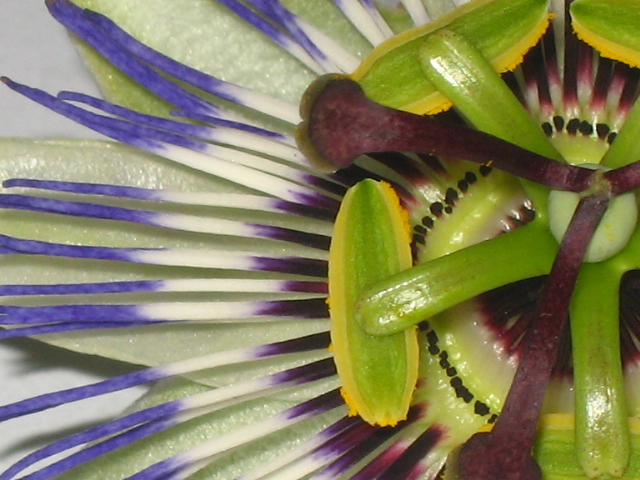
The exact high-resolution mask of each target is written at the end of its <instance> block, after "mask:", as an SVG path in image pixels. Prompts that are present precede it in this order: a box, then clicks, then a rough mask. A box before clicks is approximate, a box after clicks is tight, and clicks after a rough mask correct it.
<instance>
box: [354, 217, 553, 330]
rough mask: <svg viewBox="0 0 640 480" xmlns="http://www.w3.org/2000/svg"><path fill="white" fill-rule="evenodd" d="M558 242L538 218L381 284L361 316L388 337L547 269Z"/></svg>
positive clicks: (370, 292) (363, 303)
mask: <svg viewBox="0 0 640 480" xmlns="http://www.w3.org/2000/svg"><path fill="white" fill-rule="evenodd" d="M557 251H558V243H557V242H556V240H555V239H554V238H553V237H552V236H551V234H550V233H549V231H548V230H547V229H546V228H545V227H544V226H543V225H542V224H541V222H539V221H537V220H536V221H534V222H532V223H530V224H528V225H526V226H524V227H521V228H518V229H516V230H514V231H512V232H509V233H506V234H503V235H500V236H498V237H495V238H492V239H490V240H486V241H484V242H481V243H478V244H476V245H473V246H470V247H467V248H464V249H462V250H458V251H456V252H454V253H451V254H449V255H445V256H443V257H439V258H436V259H434V260H432V261H430V262H427V263H424V264H422V265H417V266H415V267H413V268H410V269H409V270H405V271H404V272H401V273H399V274H397V275H394V276H391V277H389V278H388V279H386V280H384V281H382V282H380V283H377V284H376V285H375V286H374V287H373V288H370V289H367V290H365V291H364V293H363V295H362V296H361V297H360V301H359V304H358V311H357V315H358V317H359V320H360V321H361V322H362V325H363V326H364V329H365V330H366V331H367V332H368V333H370V334H372V335H389V334H392V333H396V332H399V331H402V330H404V329H406V328H408V327H410V326H412V325H417V324H418V323H420V322H422V321H424V320H427V319H429V318H431V317H432V316H434V315H436V314H437V313H440V312H442V311H444V310H446V309H448V308H450V307H452V306H454V305H457V304H459V303H461V302H463V301H465V300H468V299H470V298H473V297H475V296H476V295H479V294H480V293H483V292H486V291H489V290H491V289H494V288H497V287H501V286H503V285H507V284H509V283H512V282H515V281H518V280H523V279H526V278H531V277H535V276H538V275H544V274H547V273H549V270H550V269H551V265H552V263H553V260H554V257H555V255H556V253H557Z"/></svg>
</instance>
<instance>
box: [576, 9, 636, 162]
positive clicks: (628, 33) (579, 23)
mask: <svg viewBox="0 0 640 480" xmlns="http://www.w3.org/2000/svg"><path fill="white" fill-rule="evenodd" d="M571 19H572V26H573V29H574V30H575V32H576V34H577V35H578V37H580V39H582V40H583V41H585V42H586V43H588V44H589V45H591V46H592V47H593V48H595V49H596V50H598V51H599V52H600V54H601V55H602V56H604V57H609V58H613V59H614V60H618V61H621V62H624V63H626V64H628V65H631V66H632V67H640V37H639V36H638V25H640V9H638V4H637V2H633V1H629V0H576V1H575V2H573V3H572V4H571ZM639 137H640V104H639V103H638V102H635V103H634V105H633V107H632V108H631V110H630V112H629V113H628V115H627V117H626V119H625V123H624V126H623V127H622V129H621V130H620V132H618V135H617V136H616V141H615V142H613V144H612V145H611V147H610V148H609V150H608V151H607V152H606V153H605V155H604V157H603V159H602V161H601V164H602V165H605V166H607V167H610V168H618V167H622V166H624V165H628V164H630V163H631V162H635V161H637V160H638V159H640V142H638V138H639Z"/></svg>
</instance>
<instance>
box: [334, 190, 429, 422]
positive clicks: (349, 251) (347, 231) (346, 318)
mask: <svg viewBox="0 0 640 480" xmlns="http://www.w3.org/2000/svg"><path fill="white" fill-rule="evenodd" d="M411 263H412V260H411V249H410V237H409V226H408V219H407V215H406V212H405V211H404V210H403V209H402V208H401V207H400V205H399V201H398V197H397V195H396V194H395V192H394V191H393V189H392V188H391V187H390V186H389V185H388V184H385V183H380V182H376V181H374V180H371V179H368V180H364V181H362V182H360V183H358V184H357V185H356V186H354V187H352V188H351V189H350V190H349V191H348V192H347V194H346V195H345V197H344V200H343V202H342V205H341V206H340V211H339V213H338V216H337V218H336V222H335V227H334V234H333V237H332V241H331V251H330V258H329V307H330V313H331V345H332V350H333V354H334V360H335V362H336V366H337V368H338V375H339V376H340V383H341V385H342V392H343V396H344V398H345V400H346V402H347V404H348V405H349V407H350V408H351V411H352V414H358V415H360V416H361V417H362V418H363V419H364V420H365V421H367V422H369V423H371V424H373V425H383V426H384V425H395V424H396V423H397V422H399V421H401V420H403V419H405V418H406V415H407V412H408V410H409V406H410V403H411V398H412V395H413V391H414V389H415V386H416V382H417V378H418V366H419V361H418V339H417V332H416V329H415V328H410V329H407V330H405V331H403V332H400V333H398V334H396V335H390V336H387V337H374V336H372V335H369V334H368V333H366V332H365V331H364V330H363V329H362V327H361V325H360V324H359V323H358V322H357V321H356V315H355V307H356V304H357V299H358V297H359V295H360V294H361V292H362V291H363V290H364V289H365V288H367V287H370V286H371V285H373V284H375V283H377V282H379V281H381V280H384V279H386V278H388V277H389V276H390V275H393V274H396V273H398V272H400V271H402V270H405V269H407V268H410V267H411Z"/></svg>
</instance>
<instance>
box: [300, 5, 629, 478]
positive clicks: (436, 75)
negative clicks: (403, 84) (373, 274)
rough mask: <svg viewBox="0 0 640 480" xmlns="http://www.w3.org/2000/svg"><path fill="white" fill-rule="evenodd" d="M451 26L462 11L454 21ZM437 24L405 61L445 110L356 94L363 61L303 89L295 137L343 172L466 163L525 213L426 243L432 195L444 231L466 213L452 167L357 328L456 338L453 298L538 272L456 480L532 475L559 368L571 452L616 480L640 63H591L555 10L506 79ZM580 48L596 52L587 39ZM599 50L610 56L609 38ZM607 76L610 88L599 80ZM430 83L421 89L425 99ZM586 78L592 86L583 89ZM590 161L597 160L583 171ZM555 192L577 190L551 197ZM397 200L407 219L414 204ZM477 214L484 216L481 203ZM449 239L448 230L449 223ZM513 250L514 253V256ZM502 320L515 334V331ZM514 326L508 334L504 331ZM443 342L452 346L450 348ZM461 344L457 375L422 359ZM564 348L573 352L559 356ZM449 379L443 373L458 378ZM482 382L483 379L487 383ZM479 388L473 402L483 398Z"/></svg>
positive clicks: (458, 300) (620, 459) (515, 314)
mask: <svg viewBox="0 0 640 480" xmlns="http://www.w3.org/2000/svg"><path fill="white" fill-rule="evenodd" d="M496 3H498V2H496ZM582 3H588V2H580V1H577V2H575V6H576V10H577V12H578V13H577V14H581V13H582V11H583V10H582ZM570 4H571V2H566V5H565V12H563V14H564V15H566V18H567V19H570V18H572V17H571V13H572V10H571V5H570ZM634 8H637V7H634ZM587 11H588V9H587ZM583 15H584V14H583ZM587 15H588V14H587ZM469 18H471V15H469ZM465 20H466V17H465V13H461V15H460V16H459V17H457V18H456V19H455V22H457V24H464V22H465ZM469 21H470V22H471V21H472V20H471V19H470V20H469ZM451 25H454V24H453V23H452V24H451ZM436 27H437V28H434V29H431V30H429V31H428V32H426V33H424V34H423V36H422V37H420V38H421V43H420V48H419V57H420V58H419V59H418V60H416V61H417V62H418V63H420V62H422V65H423V70H424V74H425V75H426V76H427V77H428V79H429V80H430V83H429V84H430V85H432V86H433V85H435V87H436V89H438V90H440V92H441V93H443V94H444V95H445V96H446V97H447V98H448V100H450V101H451V103H452V104H453V108H454V113H450V114H446V115H434V116H421V115H416V114H415V113H411V110H413V109H414V105H415V104H417V102H418V100H415V99H414V101H412V102H407V104H408V105H409V104H410V105H411V106H409V107H407V110H409V111H403V110H404V109H403V108H402V106H399V105H398V102H397V101H396V100H395V99H392V100H389V104H386V103H385V100H386V99H385V97H384V95H379V98H378V96H377V94H374V95H373V98H367V96H366V93H365V92H367V89H368V88H370V87H368V85H370V84H375V83H376V82H375V78H374V80H372V79H371V78H370V77H372V76H373V77H375V75H376V71H375V70H374V69H372V70H371V71H368V72H367V75H369V77H367V79H366V82H364V86H365V88H364V89H363V88H362V87H361V86H360V85H359V84H358V82H360V81H361V79H360V76H361V74H360V73H358V74H357V75H355V77H354V79H350V78H347V77H343V76H330V77H326V78H322V79H320V80H319V81H318V82H317V83H316V84H315V85H312V86H311V87H310V89H309V90H308V92H307V96H306V99H305V104H304V106H303V109H302V116H303V123H302V124H301V125H300V127H299V131H298V138H299V144H300V146H301V148H302V150H303V151H304V152H305V153H306V154H307V155H308V156H309V157H310V158H314V159H317V160H318V162H324V164H325V165H331V166H332V167H333V168H334V169H349V168H353V167H352V165H358V164H360V163H361V162H363V161H364V160H363V158H364V157H365V156H367V155H383V154H385V152H403V153H405V154H413V155H418V156H427V157H428V158H433V157H436V158H439V159H443V163H444V164H445V165H446V162H447V161H451V159H459V160H464V161H467V162H473V163H475V164H477V165H478V167H476V168H485V169H487V168H490V169H491V170H494V171H495V170H497V171H499V172H502V173H500V175H505V174H506V175H507V177H508V178H510V179H511V180H510V181H511V182H512V183H513V182H515V183H516V184H519V185H520V186H521V188H522V191H524V192H525V195H526V197H528V201H530V202H531V206H530V208H531V210H533V212H534V215H532V216H531V217H528V218H526V220H524V221H522V222H521V224H519V225H511V226H510V227H507V228H505V229H504V230H503V231H502V232H499V233H502V235H500V236H497V237H496V238H488V237H491V236H493V235H487V237H485V238H476V239H474V240H473V241H469V242H467V243H464V244H456V245H455V246H454V247H451V245H447V244H445V246H444V247H442V246H438V245H437V244H436V241H435V239H434V238H432V236H431V231H433V232H434V233H435V234H436V235H437V232H438V228H439V225H438V220H440V221H441V220H442V219H443V218H446V217H447V215H445V207H444V205H448V206H449V207H450V208H449V212H448V214H449V215H450V216H451V218H446V220H447V221H448V222H449V224H453V223H454V222H458V223H459V224H460V225H463V224H464V223H465V222H466V221H467V219H469V221H471V222H473V221H474V218H473V216H472V215H470V216H468V217H465V216H463V215H460V214H459V211H456V208H458V207H454V205H455V204H456V203H458V204H463V203H465V201H467V198H466V195H467V191H466V189H467V188H468V186H469V184H468V181H467V180H466V178H467V177H466V175H465V176H464V177H461V178H459V179H457V180H458V185H459V186H461V187H463V188H460V190H465V191H458V190H454V192H453V193H449V192H447V195H445V197H444V201H442V200H440V201H436V202H434V203H432V205H431V206H430V208H429V213H430V215H426V216H425V217H423V218H422V219H420V220H419V221H416V224H415V227H414V230H415V234H414V239H413V241H414V252H416V253H415V255H414V256H415V258H416V265H415V266H414V267H413V268H411V269H409V270H405V271H403V272H401V273H398V274H396V275H393V276H391V277H389V278H387V279H384V280H382V281H380V282H379V283H377V284H376V285H374V286H373V287H371V288H369V289H366V290H365V291H364V293H363V294H362V295H361V296H360V298H359V300H358V304H357V310H356V313H355V318H354V320H353V321H358V322H360V323H361V325H362V326H363V328H364V329H365V330H366V331H367V332H369V333H370V334H372V335H380V336H384V335H389V334H397V333H399V332H402V331H403V330H405V329H407V328H412V326H413V325H418V324H425V322H428V324H429V329H433V330H431V332H433V333H432V337H433V338H438V337H439V338H443V337H447V335H448V336H450V337H451V336H455V335H452V334H451V332H453V331H456V332H457V330H455V329H453V330H452V329H451V328H452V327H451V326H450V325H449V324H448V322H447V315H448V313H447V312H448V311H450V310H451V309H455V308H459V307H456V305H461V304H464V302H478V301H479V302H480V303H482V302H483V300H482V298H484V297H482V295H481V296H480V297H478V295H480V294H482V293H483V292H486V293H487V295H489V293H490V291H495V292H498V291H502V292H503V294H504V292H507V290H504V289H506V288H507V287H509V285H511V284H513V285H515V284H522V282H527V281H529V280H532V279H537V280H536V281H535V282H534V284H535V285H536V287H535V289H534V290H533V291H532V295H531V296H530V297H529V300H528V305H527V306H526V308H520V309H516V310H514V311H512V312H511V314H510V315H508V316H507V318H508V319H509V322H508V324H509V325H508V326H507V324H503V325H502V326H501V327H500V328H498V330H497V331H495V332H494V334H493V335H492V336H493V340H491V341H494V342H496V344H498V345H500V344H502V345H503V346H504V345H507V344H508V348H506V350H507V352H506V354H504V358H506V359H508V358H511V359H512V360H515V362H514V363H516V364H517V366H516V367H514V369H513V370H512V371H511V375H513V380H512V381H511V383H510V386H508V389H507V390H508V391H505V392H504V396H503V397H502V398H501V399H500V400H499V401H497V402H495V404H494V405H492V404H491V401H490V400H489V401H488V405H489V406H490V407H491V406H493V407H494V408H496V411H498V410H499V412H500V413H499V415H498V416H497V420H496V421H495V424H494V425H493V427H492V428H491V429H490V431H485V432H482V433H477V434H475V435H473V436H472V437H471V438H470V439H469V440H467V441H466V442H464V444H463V445H462V447H461V449H460V451H459V453H458V455H457V459H456V462H457V464H456V465H455V467H454V468H452V469H451V471H455V474H451V473H450V475H453V476H455V477H457V476H459V477H460V478H462V479H465V480H492V479H506V480H533V479H539V478H542V475H543V474H542V470H541V468H540V466H539V465H538V463H537V461H536V458H535V457H532V449H533V447H534V444H535V441H536V435H537V428H538V424H539V420H540V416H541V414H542V412H543V411H547V410H543V409H544V407H543V405H544V402H545V394H548V393H549V392H552V391H554V388H555V387H554V386H553V385H554V383H555V382H556V381H555V380H554V376H555V375H557V374H560V375H561V376H565V375H566V374H567V372H569V373H570V375H571V376H572V378H573V385H574V396H575V400H574V402H573V404H572V405H569V407H568V411H569V412H571V413H573V415H574V418H575V423H574V427H573V428H574V430H575V436H574V442H575V456H576V458H577V462H578V463H579V465H580V467H581V469H582V471H583V473H584V475H586V476H587V477H589V478H597V477H607V478H609V476H613V477H624V476H625V472H627V469H628V467H629V465H630V462H631V458H632V457H634V458H635V456H637V455H639V454H640V452H637V451H635V450H634V449H633V447H632V443H633V442H632V440H631V437H632V432H631V427H630V425H629V420H628V418H629V416H630V415H633V414H632V412H634V411H635V410H636V406H635V404H634V402H635V401H636V400H635V398H631V397H629V396H628V392H627V390H628V388H627V387H625V378H624V377H625V372H627V373H630V371H631V370H632V367H630V365H633V364H635V360H633V358H634V356H635V353H630V351H634V352H635V350H636V348H635V347H634V346H632V345H636V344H635V343H634V342H635V341H636V339H637V337H636V336H635V335H636V334H635V333H630V331H631V330H634V328H635V327H631V329H629V327H628V326H627V324H628V321H627V319H628V318H630V317H632V318H634V320H632V323H633V322H635V321H636V320H637V318H638V314H637V313H635V312H637V310H636V308H637V304H636V303H635V301H632V300H630V298H629V297H628V296H623V297H621V292H622V291H623V290H622V289H623V282H622V279H623V278H625V275H628V274H630V272H633V271H635V270H636V269H637V268H639V267H640V264H638V254H637V251H638V248H640V244H638V239H639V233H638V229H637V227H636V225H637V216H638V211H637V206H636V204H637V199H636V194H635V190H636V189H638V188H639V187H640V181H639V179H640V177H638V172H640V160H639V159H638V158H637V157H636V152H635V145H634V146H633V147H630V146H627V145H628V144H627V142H624V141H622V142H618V143H616V139H617V138H625V137H626V136H627V135H629V134H628V133H627V132H629V131H630V132H634V131H635V130H634V129H635V128H636V127H637V123H638V122H637V121H636V120H635V116H634V115H633V113H630V114H629V115H628V119H627V115H626V113H627V112H635V110H637V109H638V108H640V107H637V105H638V104H639V102H637V101H636V99H637V73H636V72H635V70H632V69H631V68H629V67H628V66H626V65H623V64H619V63H617V62H613V61H611V60H608V59H605V58H601V57H599V56H598V54H597V52H596V50H593V49H592V48H591V47H588V46H587V45H586V44H584V43H582V42H581V41H580V40H578V39H577V38H576V37H575V36H574V34H573V33H572V32H571V29H570V26H569V20H567V26H566V27H565V30H564V32H563V31H561V30H559V29H556V28H553V27H552V28H550V29H549V30H548V31H547V32H546V33H545V35H544V36H543V38H542V39H541V41H540V42H539V43H538V44H537V45H536V46H535V47H534V48H533V49H532V50H531V51H530V52H529V53H528V54H527V56H526V57H525V59H524V63H523V64H522V65H521V67H519V69H518V70H517V71H516V72H515V74H506V75H504V76H503V77H502V78H501V77H500V76H499V75H498V73H496V72H494V71H493V69H492V67H491V65H490V63H489V60H490V59H489V58H486V57H485V56H483V54H482V52H481V51H480V50H476V49H475V48H474V45H473V42H474V39H473V38H472V37H465V36H464V34H462V35H460V34H459V33H458V30H459V28H458V27H457V26H456V32H454V31H450V30H448V28H449V24H446V23H445V24H438V25H437V26H436ZM610 27H611V28H614V27H613V25H610ZM557 37H562V42H563V43H561V44H563V45H564V51H559V50H558V45H559V43H558V41H557ZM412 41H414V40H412ZM414 42H417V40H415V41H414ZM612 45H613V47H612ZM594 46H595V48H596V49H597V48H598V46H599V45H598V41H597V40H595V41H594ZM388 48H389V52H388V53H387V54H386V55H387V56H388V57H393V52H394V48H396V43H394V42H389V47H388ZM607 48H609V49H611V48H615V42H609V43H607ZM620 48H621V49H623V48H625V49H628V46H621V47H620ZM380 52H384V47H381V48H379V52H378V53H377V55H378V57H380V58H385V57H384V55H385V54H384V53H380ZM403 54H404V53H403ZM416 55H418V54H417V53H416ZM607 56H612V55H611V54H610V52H608V53H607ZM559 58H562V59H563V61H564V64H560V63H559V62H560V60H559ZM375 61H377V60H375V59H374V60H372V62H375ZM574 62H575V63H576V64H577V65H576V64H574ZM465 63H466V64H465ZM459 65H464V66H461V67H460V72H459V73H452V72H454V71H456V68H457V67H458V66H459ZM476 72H487V73H486V74H484V73H483V74H478V75H476ZM560 72H562V73H560ZM378 74H379V75H381V76H384V75H385V72H384V71H382V72H381V73H378ZM383 82H384V78H382V79H380V83H383ZM612 84H613V85H614V86H615V88H613V87H612V88H608V87H609V86H611V85H612ZM432 86H431V87H430V88H429V89H425V91H426V93H425V95H429V96H432V95H433V94H432V93H431V89H432V88H433V87H432ZM587 88H589V89H591V91H589V92H585V89H587ZM495 92H499V93H498V94H496V93H495ZM430 98H431V97H430ZM492 99H496V101H495V102H494V103H495V104H496V105H495V106H492V105H491V100H492ZM503 99H506V100H505V101H502V100H503ZM429 101H430V102H431V100H429ZM378 102H381V103H378ZM509 102H510V103H509ZM506 103H509V105H513V106H509V107H506V106H505V105H506ZM612 103H613V105H614V108H611V105H612ZM398 108H400V109H398ZM509 120H511V122H510V123H509ZM625 120H626V123H625ZM509 127H511V129H510V128H509ZM545 135H546V137H547V138H544V137H545ZM609 152H610V153H609ZM601 161H602V164H603V166H604V167H598V168H593V166H592V165H593V164H598V163H600V162H601ZM467 168H468V169H469V170H471V167H467ZM473 178H476V179H477V177H476V176H475V174H473ZM561 195H565V197H561ZM566 195H570V196H572V198H575V200H572V201H567V200H564V199H565V198H567V197H566ZM560 198H563V200H559V199H560ZM461 200H462V201H461ZM468 201H469V203H473V200H468ZM526 202H527V201H526V200H525V201H523V205H526ZM408 208H409V211H410V212H411V211H412V208H413V206H411V205H409V206H408ZM527 208H529V207H527ZM480 215H481V216H485V217H484V218H487V219H490V218H491V216H490V215H489V214H488V213H487V212H486V211H485V212H483V213H480ZM618 215H619V216H618ZM416 216H417V215H416ZM560 216H562V217H564V219H565V220H563V222H565V223H564V226H563V227H562V229H561V230H560V229H559V227H558V226H557V224H558V221H557V220H556V219H557V218H559V217H560ZM454 218H455V220H454ZM603 219H604V220H603ZM551 220H553V221H554V222H555V223H554V224H553V226H551V224H550V221H551ZM442 223H443V224H444V222H442ZM443 228H444V226H443ZM454 231H455V227H452V228H451V230H449V231H448V233H449V234H453V232H454ZM551 232H553V235H551ZM496 233H498V232H494V235H495V234H496ZM434 237H435V235H434ZM552 237H553V238H552ZM438 240H440V238H438ZM431 242H433V245H432V243H431ZM494 245H495V246H494ZM498 245H499V247H498ZM439 249H440V250H441V251H440V252H439ZM424 252H433V253H426V254H425V253H424ZM522 259H526V261H518V260H522ZM540 281H541V282H542V284H541V286H540V283H539V282H540ZM599 290H600V291H599ZM516 291H517V290H516ZM596 297H597V298H596ZM486 298H492V297H491V296H489V297H486ZM479 299H480V300H479ZM632 302H633V303H634V304H633V305H632ZM489 316H490V317H492V316H495V315H494V314H490V315H489ZM514 322H515V324H517V325H518V326H519V328H520V330H518V329H516V328H513V325H514ZM621 324H623V325H624V326H623V328H622V329H621V327H620V325H621ZM467 327H468V328H473V327H471V326H469V324H468V323H467ZM493 328H495V324H494V327H493ZM512 328H513V330H514V331H515V334H514V332H509V330H511V329H512ZM447 332H449V333H447ZM569 332H570V333H569ZM470 335H471V334H470ZM569 335H570V337H569ZM630 335H631V337H632V338H633V340H631V337H630ZM490 337H491V336H490ZM509 338H511V339H510V340H509ZM502 342H506V343H502ZM621 342H622V345H623V346H622V347H621ZM450 343H451V344H453V345H455V340H454V341H451V342H450ZM478 343H480V341H478ZM458 348H459V349H458V352H459V356H458V357H457V363H458V365H460V368H457V365H456V362H450V361H449V360H448V358H449V357H450V353H447V354H446V356H445V360H443V357H442V355H441V352H442V351H443V350H442V349H443V346H442V345H439V344H438V342H437V341H435V340H433V339H432V340H430V347H429V351H430V352H431V354H433V355H438V356H440V363H441V365H443V362H444V364H446V367H444V366H443V368H445V369H446V370H447V371H449V370H451V369H453V370H452V371H455V372H458V371H464V370H466V371H467V374H472V372H474V369H473V367H467V366H466V364H467V363H470V362H468V360H467V359H465V355H470V354H469V353H465V352H464V351H463V349H462V348H460V347H458ZM567 349H569V350H570V351H572V355H573V360H572V361H571V362H569V363H568V364H567V358H568V357H567V355H566V353H567ZM629 349H630V350H629ZM470 356H471V357H473V355H470ZM563 362H564V364H565V367H563V366H562V364H563ZM481 369H482V367H477V368H476V370H481ZM560 372H562V373H560ZM494 373H495V372H494ZM451 376H452V377H453V376H455V377H456V378H457V373H456V374H451ZM492 380H493V379H492V378H490V375H487V377H486V378H485V381H486V382H491V381H492ZM627 381H629V380H627ZM471 383H473V382H471ZM476 383H482V382H476ZM453 386H454V385H453V382H452V387H453ZM454 388H456V392H458V396H459V397H461V398H463V399H465V398H466V397H468V398H467V399H466V400H465V401H467V403H470V402H471V399H472V398H474V395H473V391H474V390H475V391H476V392H478V391H482V392H485V391H486V390H488V389H487V388H486V387H475V389H473V388H472V389H468V388H466V387H465V388H464V389H462V387H461V384H459V383H458V382H456V386H455V387H454ZM564 395H566V394H564ZM484 397H485V401H487V398H488V395H487V394H486V393H485V394H484ZM550 403H551V402H550ZM569 403H571V402H569ZM547 408H548V407H547ZM563 408H567V407H566V406H564V407H563ZM482 411H484V412H485V413H486V411H485V410H484V409H483V410H482ZM551 411H553V410H551ZM561 411H564V410H561ZM631 463H634V462H631ZM634 478H635V477H634Z"/></svg>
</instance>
